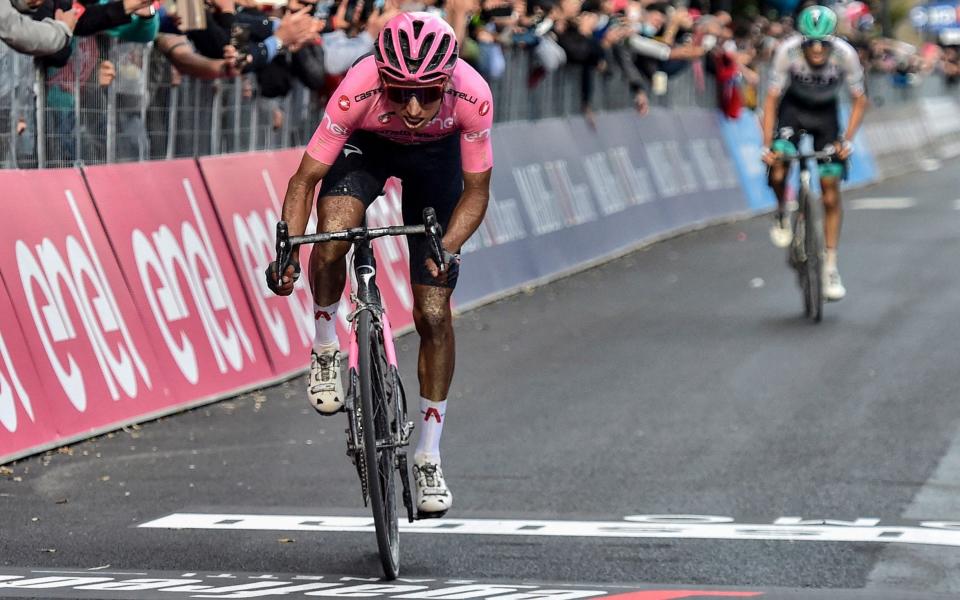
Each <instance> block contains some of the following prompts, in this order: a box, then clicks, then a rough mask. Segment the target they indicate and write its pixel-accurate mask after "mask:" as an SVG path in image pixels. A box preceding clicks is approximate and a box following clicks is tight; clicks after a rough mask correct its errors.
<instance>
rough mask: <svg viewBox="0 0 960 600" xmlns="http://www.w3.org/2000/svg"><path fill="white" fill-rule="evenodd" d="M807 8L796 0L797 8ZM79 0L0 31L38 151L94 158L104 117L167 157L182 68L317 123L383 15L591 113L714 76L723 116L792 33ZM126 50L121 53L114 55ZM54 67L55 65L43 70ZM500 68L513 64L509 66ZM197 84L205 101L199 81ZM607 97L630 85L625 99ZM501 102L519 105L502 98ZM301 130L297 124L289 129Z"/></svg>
mask: <svg viewBox="0 0 960 600" xmlns="http://www.w3.org/2000/svg"><path fill="white" fill-rule="evenodd" d="M811 1H813V0H803V2H802V3H801V6H804V5H805V4H806V3H809V2H811ZM10 2H13V4H11V3H10ZM78 2H80V3H81V4H82V6H83V8H84V10H83V11H82V14H75V13H74V12H73V11H71V10H66V9H70V8H71V6H73V5H74V4H73V1H72V0H0V36H3V39H5V40H7V41H8V43H10V44H12V46H13V47H14V48H17V49H19V50H22V51H23V52H25V53H29V54H33V55H37V56H44V59H43V63H42V64H43V65H44V66H46V67H48V69H47V71H46V77H47V94H46V98H45V100H46V106H47V109H48V114H47V115H46V116H47V121H46V127H45V129H46V131H47V135H48V137H50V138H54V139H55V140H58V141H55V142H53V144H54V147H53V148H52V149H51V151H50V152H48V154H56V155H57V156H59V157H61V158H62V159H63V161H64V162H68V161H70V160H73V159H76V158H80V157H79V156H77V150H76V141H77V140H79V141H80V144H81V145H82V146H83V148H84V149H83V153H84V154H89V153H95V154H97V155H98V156H99V155H102V154H103V150H102V148H101V146H103V145H104V144H103V136H100V137H98V136H99V135H100V134H99V133H97V134H96V135H95V134H94V133H91V132H100V131H102V130H104V129H105V128H106V127H107V126H108V125H109V126H110V127H115V128H117V130H116V131H115V133H116V134H117V136H116V137H115V139H117V140H120V139H123V140H126V141H125V142H120V144H121V145H122V144H123V143H127V142H129V143H130V145H131V146H132V147H135V146H138V145H139V146H140V147H141V149H140V151H139V152H133V153H134V154H138V155H139V156H140V157H143V156H144V155H145V153H144V151H143V149H142V147H143V146H146V147H147V151H146V155H152V156H157V155H158V152H161V155H162V148H163V147H165V148H166V150H167V152H170V151H171V148H172V151H173V153H174V154H178V153H180V152H181V149H180V141H179V138H177V140H176V141H174V142H171V141H170V139H169V137H168V138H164V137H163V136H162V135H159V134H154V133H151V134H150V135H149V136H147V135H146V133H145V130H150V131H160V132H162V131H164V130H166V129H167V128H168V126H169V127H174V129H176V127H175V122H174V121H172V120H170V119H169V118H168V117H167V116H166V115H167V114H168V113H167V111H168V110H169V109H170V108H171V107H172V104H171V103H172V102H175V101H177V102H179V103H180V105H181V106H183V107H187V108H186V110H187V111H190V110H192V109H191V108H189V107H192V106H193V104H189V103H188V104H184V102H196V101H197V99H199V101H200V102H201V103H202V104H203V103H207V104H209V103H210V100H208V98H212V97H214V95H213V94H208V95H207V96H203V97H200V96H196V98H197V99H195V100H188V99H187V98H188V97H191V98H192V97H193V96H195V95H196V90H195V89H194V88H191V93H190V94H180V95H179V100H177V95H176V94H174V93H173V90H175V89H176V87H177V86H178V85H179V84H180V82H181V81H182V80H183V79H182V78H183V77H191V78H196V79H203V80H214V79H233V80H235V83H236V86H237V87H235V88H232V89H234V90H237V92H238V93H236V94H233V93H232V92H231V93H229V94H222V95H221V96H222V98H224V99H227V98H229V99H230V100H225V101H232V99H237V100H240V101H241V102H242V103H243V104H248V103H251V102H256V106H257V108H256V109H255V110H257V111H258V112H259V114H260V115H264V114H272V117H271V116H267V117H266V118H260V123H261V124H262V123H265V122H266V123H272V124H273V126H274V127H275V128H280V127H281V126H283V125H284V124H285V123H286V122H287V121H286V119H287V117H288V115H286V114H284V111H287V110H289V109H290V108H291V107H292V106H296V107H297V110H298V111H299V113H298V114H300V115H301V117H300V120H303V121H308V120H310V119H312V118H315V116H316V114H315V112H312V111H313V110H315V109H309V110H308V109H307V108H306V106H307V104H306V103H305V102H306V101H307V100H309V101H311V102H313V103H314V104H315V105H322V104H323V103H324V99H323V96H324V94H327V93H329V91H330V90H331V89H333V87H334V86H335V85H336V83H337V81H338V79H339V78H340V77H341V76H342V75H343V74H344V73H345V72H346V70H347V69H349V68H350V66H351V65H352V64H353V63H354V62H355V61H356V60H357V59H358V58H360V57H362V56H363V55H364V54H366V53H368V52H370V51H371V50H372V47H373V40H374V39H375V37H376V35H377V34H378V33H379V31H380V28H381V27H382V26H383V24H384V23H385V22H386V20H388V19H389V18H390V17H392V16H393V15H394V14H396V13H397V12H399V11H403V10H426V11H429V12H432V13H434V14H438V15H441V16H443V17H444V18H445V19H447V20H448V21H449V22H450V24H451V25H452V26H453V28H454V30H455V32H456V34H457V40H458V43H459V44H460V55H461V57H462V58H463V59H464V60H467V61H468V62H470V63H471V64H472V65H473V66H474V67H475V68H476V69H477V70H478V71H479V72H480V73H481V74H482V75H483V76H484V77H485V78H486V79H488V80H490V81H491V82H494V83H496V82H498V81H499V80H503V81H504V82H505V84H504V86H503V87H502V88H498V87H497V86H494V89H495V90H496V89H500V90H502V91H503V92H505V93H512V94H522V93H523V92H524V91H527V93H531V94H538V93H540V91H539V89H538V86H541V85H542V82H543V81H544V80H545V78H547V77H550V79H549V80H548V81H549V82H550V89H546V88H544V92H543V95H542V96H541V97H542V98H544V99H545V100H551V99H552V101H555V102H557V103H558V104H559V103H561V102H565V99H566V98H569V96H568V95H566V94H565V93H557V92H558V91H559V90H560V88H559V87H556V86H561V85H565V86H570V85H571V83H572V87H574V88H575V89H576V90H577V92H574V93H575V94H576V97H577V100H578V104H579V106H580V109H581V110H582V112H583V114H584V115H585V116H586V117H587V118H588V119H592V114H593V107H594V105H596V104H598V98H603V99H604V101H605V104H606V105H607V106H609V105H610V104H611V103H613V104H614V105H617V104H618V102H619V103H620V104H619V105H624V104H626V103H628V102H632V104H633V105H634V106H635V107H636V108H637V110H638V111H639V113H640V114H645V113H646V112H647V111H648V110H649V107H650V105H651V104H652V103H653V100H654V99H655V100H656V103H657V104H659V105H668V104H669V103H670V102H672V101H674V100H677V99H679V98H681V96H682V95H683V94H684V93H689V94H696V95H697V96H696V98H697V101H698V102H702V101H703V99H704V98H705V97H707V96H708V95H709V94H706V93H705V91H706V90H707V89H708V88H707V85H708V84H716V89H717V104H718V105H719V107H720V108H721V109H722V110H723V112H724V113H725V114H726V115H727V116H729V117H731V118H735V117H736V116H738V115H739V114H740V111H741V109H742V108H743V107H748V108H754V107H756V106H757V96H758V90H760V89H762V86H761V85H760V83H761V82H760V73H761V72H762V68H763V65H764V64H765V63H766V62H767V61H769V59H770V57H771V56H772V55H773V53H774V52H775V50H776V48H777V47H778V45H779V44H780V43H781V41H782V40H783V39H784V38H786V37H788V36H790V35H792V34H793V28H792V18H791V16H790V15H781V16H779V17H776V16H775V15H767V16H762V15H759V16H754V17H751V18H744V17H743V16H738V17H737V18H734V17H733V16H731V14H730V13H728V12H726V11H725V10H722V9H723V8H724V7H730V6H733V7H734V8H737V7H738V5H737V4H736V3H730V2H727V3H720V2H712V1H707V0H688V1H686V2H682V3H681V2H679V1H678V0H180V2H178V4H177V8H178V9H179V12H178V13H174V12H173V11H172V10H171V9H172V8H173V4H172V1H171V0H161V2H166V3H168V4H165V5H161V6H160V7H159V8H158V9H156V8H155V5H153V4H152V3H151V2H150V0H78ZM192 3H196V4H195V5H194V4H192ZM841 14H842V19H841V20H842V28H841V33H842V35H844V36H846V37H848V38H849V39H850V41H851V43H853V44H854V46H855V47H856V48H858V51H859V52H860V55H861V59H862V60H863V62H864V64H865V65H866V66H868V67H869V69H870V70H871V71H873V72H874V73H876V72H880V73H887V74H889V75H890V79H889V81H891V82H892V83H893V85H894V87H897V86H899V88H900V91H901V93H904V94H906V93H908V91H909V88H911V87H913V86H914V84H915V83H916V82H917V81H919V80H920V78H921V77H924V76H928V75H932V74H939V75H941V76H942V77H943V79H944V81H945V82H946V83H947V84H948V85H956V84H958V83H960V48H958V47H956V46H938V45H936V44H930V43H927V44H923V45H921V46H919V47H916V46H913V45H910V44H907V43H905V42H902V41H899V40H889V39H885V38H882V37H879V36H878V31H877V30H876V26H875V23H874V19H873V17H872V15H871V14H870V8H869V3H865V2H859V1H857V0H851V1H849V2H845V3H844V5H843V7H842V10H841ZM181 16H182V18H181ZM186 23H189V25H188V26H184V25H185V24H186ZM74 35H75V36H76V38H74ZM71 40H73V41H71ZM151 41H153V42H154V49H155V52H153V53H152V55H151V56H152V57H153V58H151V60H152V61H153V62H152V63H151V65H149V66H147V65H145V64H143V61H144V56H146V55H145V54H144V53H143V50H142V49H138V48H139V47H138V46H137V44H136V43H146V42H151ZM130 42H135V43H134V44H130ZM118 44H119V45H118ZM123 44H127V46H124V47H123V49H121V47H120V46H122V45H123ZM514 55H516V56H524V55H525V56H526V57H527V58H528V59H529V62H528V63H526V64H529V74H528V75H527V74H526V73H521V74H520V76H521V77H523V76H524V75H527V86H526V88H514V87H513V84H515V83H516V77H517V71H516V69H518V68H520V67H518V65H520V64H524V63H521V62H518V61H517V60H516V59H514V58H512V57H513V56H514ZM124 57H127V58H126V59H124ZM7 62H9V58H8V59H7ZM4 64H6V63H4ZM64 64H66V68H65V69H61V70H57V69H55V68H53V67H60V66H63V65H64ZM510 65H512V66H510ZM508 66H509V68H511V69H513V71H509V72H508V71H507V68H508ZM6 71H7V70H5V72H6ZM23 75H24V74H23V73H21V77H20V79H23V77H22V76H23ZM29 75H30V74H29V73H27V78H29ZM508 75H509V76H508ZM23 80H24V81H26V79H23ZM681 81H682V84H681ZM561 82H563V83H562V84H561ZM11 85H12V84H8V85H7V86H6V88H3V89H7V88H9V93H7V92H2V90H0V92H2V93H3V95H4V97H11V98H13V97H14V96H16V104H17V106H18V107H21V108H18V109H17V110H19V111H20V113H18V114H16V115H15V114H14V111H12V110H11V111H10V112H9V114H8V115H5V119H6V121H5V122H6V123H7V125H8V126H5V127H4V131H15V132H17V133H19V135H24V134H25V133H26V132H29V131H32V128H33V126H32V124H31V123H32V122H33V119H32V115H31V114H29V107H30V106H32V105H33V104H34V103H33V102H32V100H31V99H30V98H21V96H24V95H25V94H26V95H29V94H30V93H31V92H29V91H27V92H24V91H23V90H24V89H26V86H24V85H20V84H18V85H15V86H13V87H11ZM298 86H299V89H300V90H302V91H303V92H305V93H306V94H312V95H313V98H312V99H310V98H308V99H307V100H304V98H305V97H304V96H303V95H298V96H297V97H296V98H297V103H295V104H294V105H291V104H290V103H289V102H281V101H280V100H281V99H283V98H285V97H287V96H288V95H289V94H290V93H291V92H292V91H293V90H295V89H297V88H298ZM202 89H203V90H204V93H205V94H206V93H207V91H209V90H210V89H212V88H202ZM221 89H222V88H221ZM14 90H18V91H17V93H16V94H14ZM620 90H628V93H629V96H628V95H627V93H625V92H622V91H620ZM601 91H602V92H603V94H602V95H601ZM621 93H622V94H624V95H623V96H622V97H618V96H617V94H621ZM878 97H879V96H878ZM688 98H689V99H692V96H688ZM689 99H684V100H686V101H689ZM301 100H304V101H303V102H301ZM260 101H263V102H262V103H261V102H260ZM10 102H11V104H13V103H14V100H11V101H10ZM148 102H149V104H150V105H151V106H155V107H157V110H156V111H155V112H151V111H152V109H147V110H146V113H147V115H148V119H149V120H150V127H146V126H145V124H144V122H143V121H144V119H143V114H144V112H143V111H144V108H143V106H144V105H145V104H146V103H148ZM538 102H539V101H537V102H531V106H533V105H534V104H538ZM78 104H79V105H81V106H82V107H84V108H83V110H81V111H80V113H83V112H84V111H86V113H89V114H84V115H81V116H79V117H78V114H79V113H77V114H74V113H76V112H77V111H76V110H75V107H76V106H77V105H78ZM108 105H109V106H111V107H114V108H115V110H117V111H118V115H117V117H116V118H113V119H112V120H110V121H109V123H108V122H107V120H106V119H103V118H102V114H103V112H104V111H105V110H106V107H107V106H108ZM510 105H511V103H510V102H507V103H505V104H504V105H503V106H510ZM512 106H514V107H523V106H524V103H523V102H516V101H514V102H512ZM544 106H545V104H544ZM22 107H27V110H23V108H22ZM164 107H167V108H164ZM98 111H99V112H98ZM124 111H125V112H124ZM244 111H249V107H246V106H245V107H244V108H243V110H242V111H241V110H234V111H233V112H231V113H229V114H230V115H231V116H230V118H231V119H234V120H236V119H241V120H242V119H244V118H246V117H244V116H243V115H250V114H252V113H249V112H244ZM58 113H63V114H62V115H59V116H58ZM120 113H123V114H122V116H121V115H120ZM181 114H182V113H181ZM215 114H218V111H217V110H215V109H213V108H211V109H209V110H205V111H201V116H200V117H195V118H193V119H192V124H191V125H190V126H189V127H191V128H195V129H198V130H200V131H203V130H205V129H206V128H209V127H213V125H214V121H213V119H215V118H217V117H215V116H214V115H215ZM97 115H100V116H97ZM223 126H224V127H227V126H228V125H226V124H224V125H223ZM261 126H262V125H261ZM312 126H313V123H304V124H303V125H302V128H304V129H310V128H312ZM194 135H196V134H194ZM145 137H149V142H148V143H147V142H144V138H145ZM254 137H255V135H254ZM301 137H302V136H301ZM209 139H210V138H208V139H207V140H206V141H205V142H203V143H201V144H197V143H193V150H192V151H193V152H200V153H203V151H204V150H203V144H204V143H206V144H209V143H210V141H209ZM251 139H252V138H251ZM291 139H292V138H291ZM57 144H59V146H57ZM184 144H187V142H184ZM11 147H12V145H11ZM24 147H25V146H24ZM250 147H253V142H252V141H251V142H250ZM48 148H51V147H50V146H49V145H48ZM134 149H135V148H134ZM184 151H188V150H184ZM18 152H19V151H18ZM126 154H130V153H126Z"/></svg>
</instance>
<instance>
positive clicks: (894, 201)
mask: <svg viewBox="0 0 960 600" xmlns="http://www.w3.org/2000/svg"><path fill="white" fill-rule="evenodd" d="M916 205H917V200H916V199H915V198H909V197H906V196H902V197H901V196H891V197H888V198H856V199H853V200H850V201H849V204H848V206H849V207H850V208H851V209H853V210H903V209H905V208H913V207H914V206H916Z"/></svg>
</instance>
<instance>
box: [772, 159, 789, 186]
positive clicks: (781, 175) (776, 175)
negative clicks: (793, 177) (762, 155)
mask: <svg viewBox="0 0 960 600" xmlns="http://www.w3.org/2000/svg"><path fill="white" fill-rule="evenodd" d="M786 178H787V170H786V169H785V168H784V165H782V164H775V165H773V166H772V167H770V185H772V186H774V187H779V186H782V185H783V182H784V180H785V179H786Z"/></svg>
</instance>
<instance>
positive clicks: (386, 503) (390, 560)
mask: <svg viewBox="0 0 960 600" xmlns="http://www.w3.org/2000/svg"><path fill="white" fill-rule="evenodd" d="M357 318H358V319H359V321H358V323H357V342H358V344H357V345H358V348H357V351H358V352H359V356H358V358H359V371H360V404H361V419H362V423H363V432H364V433H363V452H364V457H365V458H366V464H367V469H366V473H367V489H368V490H369V494H370V504H371V507H372V509H373V523H374V527H375V528H376V530H377V546H378V548H379V550H380V562H381V563H382V565H383V574H384V575H385V576H386V578H387V579H396V578H397V576H398V575H399V574H400V531H399V528H398V524H397V486H396V480H395V478H394V470H395V468H396V465H395V454H396V450H395V447H394V445H393V432H392V431H391V427H390V411H389V407H388V405H387V395H386V393H385V392H386V382H385V380H386V373H387V369H386V362H385V361H384V358H383V357H384V349H383V337H382V333H381V332H380V331H379V329H378V328H377V327H375V326H374V323H373V317H372V316H371V314H370V312H369V311H366V310H364V311H361V312H360V314H359V315H358V316H357ZM378 446H379V448H378Z"/></svg>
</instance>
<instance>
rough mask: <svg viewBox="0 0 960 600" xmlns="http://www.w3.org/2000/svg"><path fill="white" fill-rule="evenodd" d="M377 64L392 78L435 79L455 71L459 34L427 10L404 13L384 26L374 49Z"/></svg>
mask: <svg viewBox="0 0 960 600" xmlns="http://www.w3.org/2000/svg"><path fill="white" fill-rule="evenodd" d="M373 55H374V58H375V59H376V61H377V68H378V69H379V70H380V73H381V75H383V76H385V77H386V78H388V79H391V80H394V81H397V82H402V83H411V84H424V83H435V82H439V81H442V80H443V79H445V78H446V77H449V76H450V74H451V73H453V68H454V67H455V66H456V64H457V36H456V34H455V33H454V31H453V28H452V27H450V25H449V24H448V23H447V22H446V21H444V20H443V19H441V18H440V17H438V16H436V15H432V14H430V13H426V12H408V13H400V14H398V15H397V16H395V17H393V18H392V19H390V20H389V21H387V24H386V25H384V26H383V30H382V31H381V32H380V35H379V36H377V43H376V45H375V46H374V49H373Z"/></svg>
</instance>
